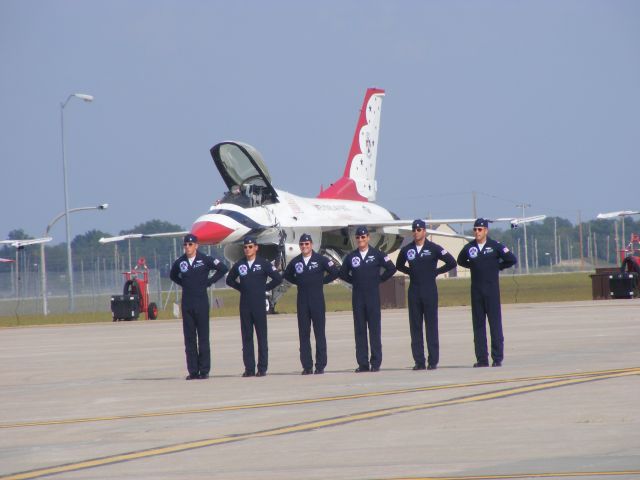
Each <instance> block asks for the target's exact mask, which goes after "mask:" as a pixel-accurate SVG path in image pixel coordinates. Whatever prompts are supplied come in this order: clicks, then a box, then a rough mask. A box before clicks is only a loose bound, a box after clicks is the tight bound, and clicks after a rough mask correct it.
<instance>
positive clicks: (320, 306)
mask: <svg viewBox="0 0 640 480" xmlns="http://www.w3.org/2000/svg"><path fill="white" fill-rule="evenodd" d="M325 273H326V275H325ZM339 274H340V271H339V270H338V267H336V265H335V264H334V263H333V262H332V261H331V260H329V259H328V258H327V257H325V256H324V255H320V254H319V253H316V252H312V253H311V257H310V258H309V261H308V262H307V263H306V264H305V262H304V258H303V257H302V254H300V255H298V256H297V257H295V258H294V259H293V260H292V261H291V262H289V264H288V265H287V268H286V269H285V272H284V278H285V280H287V281H289V282H291V283H293V284H294V285H297V286H298V296H297V307H298V335H299V337H300V363H302V368H303V369H305V370H311V368H312V367H313V359H312V356H311V324H312V323H313V334H314V335H315V337H316V371H318V370H319V371H322V370H324V369H325V367H326V366H327V338H326V336H325V323H326V318H325V303H324V291H323V285H325V284H327V283H331V282H333V281H334V280H335V279H336V278H338V275H339Z"/></svg>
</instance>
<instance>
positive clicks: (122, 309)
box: [111, 295, 140, 322]
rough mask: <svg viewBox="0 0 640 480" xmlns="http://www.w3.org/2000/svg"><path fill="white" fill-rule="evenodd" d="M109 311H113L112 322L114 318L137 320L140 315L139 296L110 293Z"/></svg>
mask: <svg viewBox="0 0 640 480" xmlns="http://www.w3.org/2000/svg"><path fill="white" fill-rule="evenodd" d="M111 313H113V321H114V322H115V321H116V320H137V319H138V317H139V316H140V296H139V295H112V296H111Z"/></svg>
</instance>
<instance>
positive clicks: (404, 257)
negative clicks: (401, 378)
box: [396, 219, 456, 370]
mask: <svg viewBox="0 0 640 480" xmlns="http://www.w3.org/2000/svg"><path fill="white" fill-rule="evenodd" d="M425 229H426V225H425V223H424V221H423V220H420V219H418V220H414V221H413V224H412V225H411V230H412V231H413V242H411V243H409V244H407V245H406V246H404V247H403V248H402V249H401V250H400V253H399V254H398V259H397V261H396V268H397V269H398V270H400V271H401V272H403V273H406V274H407V275H409V280H410V283H409V293H408V295H407V299H408V304H409V331H410V332H411V352H412V353H413V360H414V362H415V365H414V367H413V369H414V370H424V369H427V370H435V369H436V368H437V366H438V361H439V359H440V347H439V341H438V287H437V285H436V277H437V276H438V275H440V274H441V273H446V272H448V271H449V270H452V269H454V268H455V267H456V260H455V258H453V256H452V255H451V254H450V253H449V252H447V251H446V250H445V249H444V248H442V247H441V246H440V245H438V244H436V243H433V242H430V241H429V240H427V232H426V230H425ZM438 260H442V261H443V262H444V265H442V266H441V267H440V268H438ZM407 262H408V263H409V264H408V265H407ZM423 323H424V325H425V327H426V337H427V352H428V354H429V356H428V358H427V360H428V363H427V365H425V358H424V340H423V337H422V326H423Z"/></svg>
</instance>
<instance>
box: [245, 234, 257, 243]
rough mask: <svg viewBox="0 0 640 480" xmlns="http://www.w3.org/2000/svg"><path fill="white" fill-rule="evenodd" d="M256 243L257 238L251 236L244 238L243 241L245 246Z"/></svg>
mask: <svg viewBox="0 0 640 480" xmlns="http://www.w3.org/2000/svg"><path fill="white" fill-rule="evenodd" d="M256 243H257V242H256V239H255V237H251V236H247V237H244V240H243V241H242V244H243V245H255V244H256Z"/></svg>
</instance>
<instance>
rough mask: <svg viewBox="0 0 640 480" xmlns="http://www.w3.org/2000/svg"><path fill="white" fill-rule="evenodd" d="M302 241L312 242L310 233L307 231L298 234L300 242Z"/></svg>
mask: <svg viewBox="0 0 640 480" xmlns="http://www.w3.org/2000/svg"><path fill="white" fill-rule="evenodd" d="M302 242H311V243H313V240H311V235H309V234H308V233H303V234H302V235H300V243H302Z"/></svg>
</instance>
